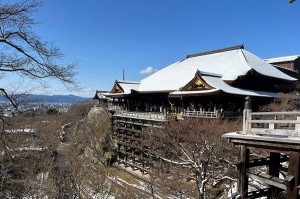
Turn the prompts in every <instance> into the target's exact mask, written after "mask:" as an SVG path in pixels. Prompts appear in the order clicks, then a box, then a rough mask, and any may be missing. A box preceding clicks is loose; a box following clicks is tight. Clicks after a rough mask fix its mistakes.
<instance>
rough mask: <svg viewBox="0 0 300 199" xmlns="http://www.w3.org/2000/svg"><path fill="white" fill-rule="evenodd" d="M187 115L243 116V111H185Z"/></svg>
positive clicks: (200, 116)
mask: <svg viewBox="0 0 300 199" xmlns="http://www.w3.org/2000/svg"><path fill="white" fill-rule="evenodd" d="M183 116H185V117H198V118H241V117H242V112H234V111H225V112H223V113H222V112H208V111H184V113H183Z"/></svg>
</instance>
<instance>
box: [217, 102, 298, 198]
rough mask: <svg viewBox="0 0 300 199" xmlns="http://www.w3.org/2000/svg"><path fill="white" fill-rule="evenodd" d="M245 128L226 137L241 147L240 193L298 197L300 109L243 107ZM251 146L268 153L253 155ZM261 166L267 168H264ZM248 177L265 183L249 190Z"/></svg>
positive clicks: (251, 196) (260, 195) (239, 163)
mask: <svg viewBox="0 0 300 199" xmlns="http://www.w3.org/2000/svg"><path fill="white" fill-rule="evenodd" d="M243 119H244V121H243V131H241V132H232V133H227V134H225V135H224V136H223V137H225V138H228V139H229V141H230V142H231V143H233V144H234V145H235V146H238V147H239V148H240V157H239V162H238V163H237V170H238V190H237V191H238V197H236V198H241V199H244V198H260V197H263V196H267V198H278V196H279V195H281V196H282V195H284V196H285V198H288V199H299V198H300V195H299V189H300V112H265V113H262V112H258V113H252V112H251V108H249V107H248V108H247V107H246V109H245V110H244V116H243ZM251 149H260V150H263V151H265V152H267V154H268V157H265V158H252V157H251V155H250V150H251ZM262 166H263V167H264V168H265V169H267V170H266V171H267V172H263V170H262ZM249 178H251V179H253V180H255V181H259V182H261V183H263V184H264V185H265V186H263V187H262V188H261V189H260V190H257V191H249V189H248V185H249Z"/></svg>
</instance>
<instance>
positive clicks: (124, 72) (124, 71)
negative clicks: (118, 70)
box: [123, 68, 125, 81]
mask: <svg viewBox="0 0 300 199" xmlns="http://www.w3.org/2000/svg"><path fill="white" fill-rule="evenodd" d="M123 81H125V70H124V68H123Z"/></svg>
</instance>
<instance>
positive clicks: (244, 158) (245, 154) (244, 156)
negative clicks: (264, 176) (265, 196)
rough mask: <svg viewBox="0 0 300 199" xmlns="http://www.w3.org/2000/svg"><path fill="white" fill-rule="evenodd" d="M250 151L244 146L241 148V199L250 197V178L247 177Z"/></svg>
mask: <svg viewBox="0 0 300 199" xmlns="http://www.w3.org/2000/svg"><path fill="white" fill-rule="evenodd" d="M249 154H250V151H249V149H248V148H247V147H246V146H245V145H242V146H240V165H239V166H238V175H239V176H238V193H239V194H240V196H241V199H244V198H247V196H248V177H247V175H246V172H247V168H248V164H249Z"/></svg>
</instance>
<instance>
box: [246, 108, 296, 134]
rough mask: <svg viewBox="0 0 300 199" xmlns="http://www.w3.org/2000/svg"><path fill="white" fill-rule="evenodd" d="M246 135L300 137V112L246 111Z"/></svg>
mask: <svg viewBox="0 0 300 199" xmlns="http://www.w3.org/2000/svg"><path fill="white" fill-rule="evenodd" d="M243 123H244V125H243V126H244V130H243V133H244V134H260V135H276V136H300V112H299V111H293V112H251V111H250V110H245V111H244V121H243Z"/></svg>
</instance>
